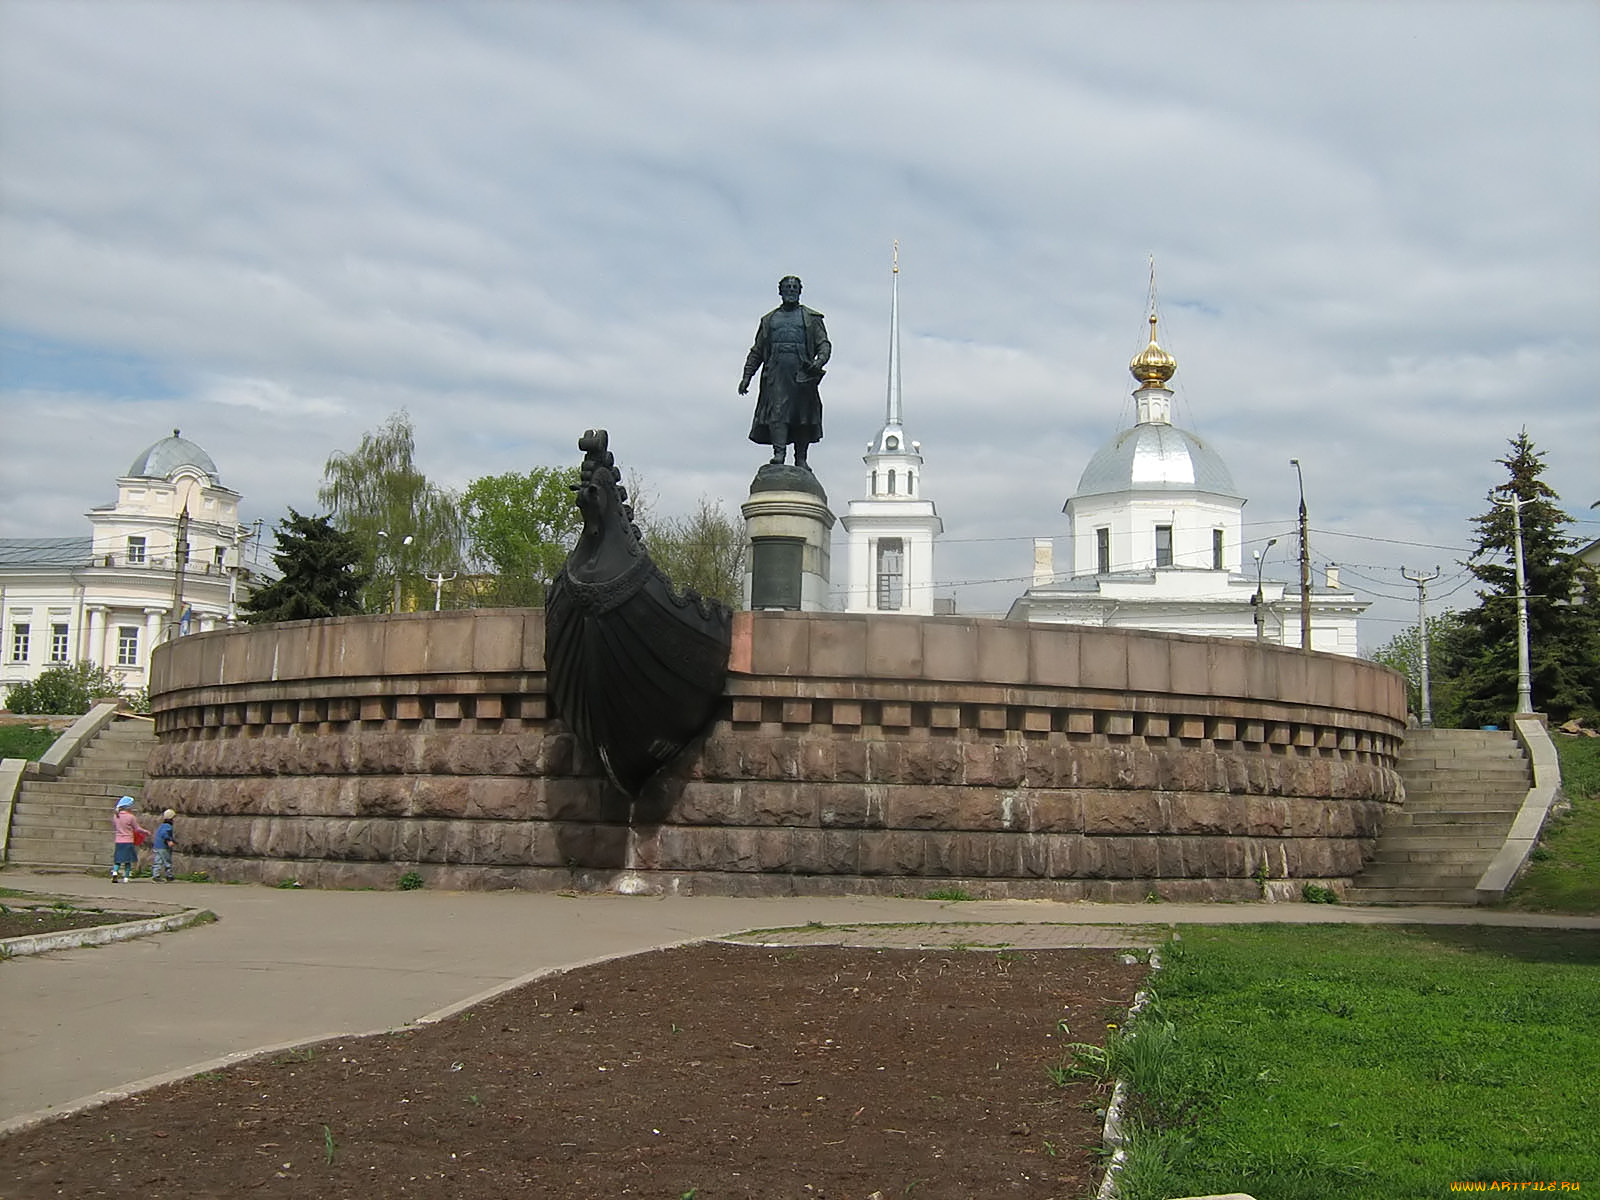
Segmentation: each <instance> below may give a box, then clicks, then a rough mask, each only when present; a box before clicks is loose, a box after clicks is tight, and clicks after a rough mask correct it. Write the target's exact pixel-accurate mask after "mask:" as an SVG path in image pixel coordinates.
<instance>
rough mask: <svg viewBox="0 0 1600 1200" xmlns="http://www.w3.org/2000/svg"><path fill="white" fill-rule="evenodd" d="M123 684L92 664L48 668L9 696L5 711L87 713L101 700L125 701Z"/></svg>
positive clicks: (15, 685)
mask: <svg viewBox="0 0 1600 1200" xmlns="http://www.w3.org/2000/svg"><path fill="white" fill-rule="evenodd" d="M122 694H123V693H122V681H121V680H120V679H118V678H117V677H116V676H115V675H113V674H112V673H111V672H110V671H108V670H106V669H105V668H104V667H101V666H96V665H95V664H94V663H92V662H78V663H63V664H61V665H60V666H56V667H46V668H45V669H44V670H43V671H40V672H39V674H38V675H37V676H36V677H34V678H33V679H30V680H28V681H27V682H25V683H18V684H14V685H13V686H12V687H11V688H10V689H9V690H8V691H7V692H6V707H7V708H8V709H10V710H11V711H12V712H15V713H28V714H29V715H38V714H46V713H62V714H70V713H86V712H88V711H89V706H90V705H91V704H92V703H93V702H94V701H95V700H98V699H101V698H102V697H112V696H115V697H117V698H118V699H121V698H122Z"/></svg>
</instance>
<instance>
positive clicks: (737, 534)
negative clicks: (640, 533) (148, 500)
mask: <svg viewBox="0 0 1600 1200" xmlns="http://www.w3.org/2000/svg"><path fill="white" fill-rule="evenodd" d="M644 535H645V548H646V549H648V550H649V551H650V557H651V558H653V559H654V560H655V562H656V565H657V566H658V567H660V568H661V570H662V571H663V572H665V573H666V576H667V578H669V579H671V580H672V582H673V583H674V584H675V585H676V586H677V587H678V588H679V589H680V590H683V589H688V588H692V589H693V590H695V591H697V592H699V593H700V594H701V595H702V596H708V597H710V598H711V599H713V600H720V601H722V602H723V603H724V604H726V605H727V606H728V607H729V608H740V607H742V600H743V594H744V569H745V531H744V522H743V521H742V520H740V519H739V518H737V517H734V516H730V515H729V514H728V512H727V510H726V509H724V508H723V506H722V502H721V501H720V500H711V499H709V498H707V497H705V496H702V497H701V498H700V503H699V506H698V507H697V508H696V509H695V511H694V512H693V513H692V514H690V515H689V516H686V517H669V518H667V519H665V520H659V521H655V522H652V523H650V524H649V525H648V526H647V527H645V529H644Z"/></svg>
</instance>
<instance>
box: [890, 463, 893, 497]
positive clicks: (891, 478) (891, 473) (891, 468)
mask: <svg viewBox="0 0 1600 1200" xmlns="http://www.w3.org/2000/svg"><path fill="white" fill-rule="evenodd" d="M889 495H891V496H892V495H894V468H893V467H890V468H889Z"/></svg>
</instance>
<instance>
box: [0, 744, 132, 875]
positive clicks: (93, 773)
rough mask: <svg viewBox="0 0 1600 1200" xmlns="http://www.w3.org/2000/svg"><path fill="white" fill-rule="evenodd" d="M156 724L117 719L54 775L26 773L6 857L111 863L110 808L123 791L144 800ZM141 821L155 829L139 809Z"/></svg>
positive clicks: (35, 862)
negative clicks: (147, 764) (35, 776)
mask: <svg viewBox="0 0 1600 1200" xmlns="http://www.w3.org/2000/svg"><path fill="white" fill-rule="evenodd" d="M155 744H156V735H155V726H154V725H152V724H151V723H150V722H149V721H141V720H137V719H134V718H126V719H121V720H115V721H112V722H111V723H110V724H109V725H107V726H106V727H105V728H104V729H102V730H101V731H100V732H99V733H98V734H96V735H95V737H94V740H93V741H91V742H90V743H89V744H88V745H87V746H85V747H84V748H83V749H82V750H81V751H79V753H78V755H77V756H76V757H75V758H74V759H73V760H72V761H71V762H70V763H68V764H67V766H66V768H65V769H64V770H63V771H62V773H61V775H60V776H58V777H57V778H55V779H39V778H26V777H25V778H24V779H23V781H22V786H21V788H20V789H19V790H18V792H17V800H16V806H15V807H14V808H13V810H12V813H11V843H10V846H9V847H8V849H7V853H6V861H7V862H8V863H10V864H13V865H16V866H29V867H72V868H78V869H85V868H90V867H104V868H105V869H106V870H110V869H111V812H112V809H113V808H114V807H115V806H116V803H117V798H118V797H119V796H132V797H134V798H135V799H138V800H143V792H144V768H145V760H146V759H147V758H148V757H149V756H150V751H151V749H152V748H154V746H155ZM139 821H140V824H142V825H144V826H145V827H146V828H147V829H154V828H155V823H154V822H153V821H152V820H150V814H148V813H146V812H144V811H143V808H142V805H141V809H140V817H139Z"/></svg>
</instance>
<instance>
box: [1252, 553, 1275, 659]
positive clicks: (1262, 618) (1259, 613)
mask: <svg viewBox="0 0 1600 1200" xmlns="http://www.w3.org/2000/svg"><path fill="white" fill-rule="evenodd" d="M1277 544H1278V539H1277V538H1268V539H1267V544H1266V545H1265V546H1263V547H1262V548H1261V549H1259V550H1252V551H1251V552H1250V553H1251V554H1253V555H1255V560H1256V594H1255V595H1254V596H1251V597H1250V603H1251V604H1253V605H1255V608H1256V641H1257V642H1264V641H1266V640H1267V614H1266V600H1265V598H1264V597H1263V596H1262V594H1261V571H1262V568H1263V567H1265V566H1266V565H1267V551H1268V550H1271V549H1272V548H1273V547H1274V546H1276V545H1277Z"/></svg>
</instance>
